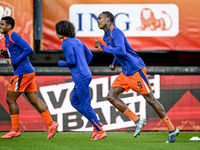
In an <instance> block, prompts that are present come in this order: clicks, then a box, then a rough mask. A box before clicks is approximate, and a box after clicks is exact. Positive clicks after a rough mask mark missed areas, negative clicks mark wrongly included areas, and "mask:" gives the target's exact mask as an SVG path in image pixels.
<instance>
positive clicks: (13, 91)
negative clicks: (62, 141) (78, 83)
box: [0, 16, 58, 139]
mask: <svg viewBox="0 0 200 150" xmlns="http://www.w3.org/2000/svg"><path fill="white" fill-rule="evenodd" d="M14 26H15V20H14V19H13V18H12V17H10V16H6V17H3V18H1V21H0V33H1V34H4V36H5V46H6V50H7V51H3V50H2V49H1V50H0V56H4V57H5V56H6V57H8V58H7V63H8V65H10V66H13V68H14V76H13V77H12V79H11V81H10V83H9V86H8V90H7V98H6V101H7V103H8V106H9V109H10V116H11V123H12V129H11V131H10V132H8V133H7V134H5V135H3V136H1V138H2V139H10V138H13V137H18V136H20V135H21V132H20V130H19V107H18V105H17V102H16V100H17V98H18V97H19V96H20V95H21V94H22V92H23V93H24V94H25V95H26V97H27V98H28V100H29V102H30V103H31V104H32V105H34V106H35V107H36V108H37V110H38V111H39V112H40V114H41V116H42V117H43V118H44V120H45V121H46V123H47V124H48V126H49V134H48V136H47V139H50V138H52V137H53V136H54V134H55V131H56V129H57V126H58V123H56V122H54V121H53V120H52V117H51V115H50V113H49V111H48V108H47V106H46V104H45V103H44V102H43V101H42V100H41V99H39V97H38V95H37V86H36V83H35V70H34V68H33V66H32V65H31V63H30V61H29V58H28V56H29V55H30V54H31V53H32V52H33V50H32V48H31V47H30V46H29V44H28V43H27V42H26V41H25V40H24V39H23V38H21V36H20V35H19V34H18V33H16V32H15V31H14V30H13V28H14Z"/></svg>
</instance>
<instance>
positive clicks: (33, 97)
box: [25, 92, 58, 139]
mask: <svg viewBox="0 0 200 150" xmlns="http://www.w3.org/2000/svg"><path fill="white" fill-rule="evenodd" d="M25 95H26V97H27V98H28V100H29V102H30V103H31V104H32V105H34V106H35V107H36V108H37V110H38V111H39V112H40V114H41V116H42V117H43V118H44V120H45V121H46V123H47V125H48V126H49V134H48V136H47V139H50V138H52V137H53V136H54V134H55V132H56V130H57V128H58V123H57V122H54V121H53V119H52V117H51V115H50V113H49V110H48V108H47V105H46V104H45V103H44V102H43V101H42V100H41V99H40V98H39V97H38V94H37V92H26V93H25Z"/></svg>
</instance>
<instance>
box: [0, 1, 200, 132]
mask: <svg viewBox="0 0 200 150" xmlns="http://www.w3.org/2000/svg"><path fill="white" fill-rule="evenodd" d="M75 4H80V5H81V6H83V8H84V6H88V5H89V6H90V4H93V5H96V7H97V6H98V5H99V4H102V5H103V6H106V5H110V4H118V6H120V5H121V8H123V5H124V4H129V5H133V6H134V5H136V4H137V5H140V6H141V7H143V6H144V7H151V5H150V4H153V5H158V4H161V5H162V7H165V5H167V4H173V5H176V6H177V8H178V18H175V19H177V20H178V27H179V28H178V34H177V35H175V36H152V37H151V36H142V37H135V36H133V37H131V36H128V40H129V42H130V43H131V45H132V47H133V48H134V50H135V51H136V52H137V53H138V55H140V56H141V57H142V59H143V60H144V62H145V63H146V65H147V72H148V75H149V78H150V80H152V82H151V84H152V87H155V90H154V92H157V93H158V95H157V98H158V100H159V101H160V102H161V103H162V104H163V105H164V107H165V109H166V112H167V114H168V115H169V117H170V118H171V120H172V122H173V123H174V125H175V126H177V127H178V128H179V129H180V130H190V131H191V130H198V131H199V130H200V117H199V116H200V111H199V110H200V92H199V90H200V67H199V65H200V59H199V58H200V42H199V41H200V26H199V24H200V19H199V18H200V16H199V14H198V6H199V4H200V2H199V1H197V0H191V1H186V0H185V1H182V0H173V1H171V0H143V1H142V2H140V1H139V0H135V1H134V2H132V1H130V0H124V1H123V2H122V1H110V2H107V1H105V0H101V1H96V2H95V4H94V3H93V1H90V0H79V1H77V0H72V1H67V0H51V1H49V0H41V1H38V0H17V1H16V0H0V15H1V17H2V16H5V15H9V16H12V17H14V19H15V20H16V26H15V31H16V32H18V33H19V34H20V35H21V36H22V37H23V38H24V39H26V41H27V42H28V43H29V44H30V45H31V46H32V47H33V49H34V53H33V54H31V56H30V60H31V62H32V64H33V66H34V67H35V69H36V75H37V76H36V83H37V86H38V94H39V96H40V98H41V99H42V100H44V101H45V102H46V103H47V104H48V107H50V112H51V114H53V115H52V116H53V118H54V119H55V120H56V121H58V122H59V123H62V124H61V125H60V127H59V131H92V128H91V124H89V123H87V121H86V120H85V119H84V117H82V116H80V114H79V113H77V112H76V111H75V110H74V109H73V108H72V107H71V106H70V103H69V102H70V93H68V92H67V91H70V89H71V88H72V87H73V83H72V79H71V76H70V72H69V70H68V69H66V68H58V67H57V62H58V60H60V59H64V57H63V55H62V52H61V51H60V50H61V41H59V40H58V39H57V38H56V35H55V29H54V26H55V24H56V22H58V21H60V20H63V19H69V16H70V15H71V14H70V13H71V12H70V7H71V6H72V5H75ZM93 7H95V6H93ZM110 9H111V11H112V8H110ZM77 11H79V10H77ZM80 11H81V10H80ZM83 11H85V10H83ZM102 11H103V10H102ZM113 11H114V10H113ZM115 11H116V10H115ZM132 11H133V12H134V10H132ZM152 11H153V12H154V13H155V15H156V11H154V10H152ZM166 11H167V13H169V14H170V13H171V12H172V11H173V10H166ZM119 12H120V7H119ZM91 13H94V14H96V13H97V14H98V12H94V11H92V10H91ZM124 13H126V12H124ZM172 15H173V13H172ZM74 17H75V16H74ZM138 17H140V13H138ZM171 17H172V16H171ZM92 19H93V20H94V18H92ZM173 21H174V20H173ZM174 22H175V21H174ZM172 25H173V24H172ZM141 32H147V31H141ZM152 32H155V33H157V32H160V33H161V34H162V33H164V31H152ZM78 38H80V39H81V40H82V41H83V42H84V43H86V45H87V46H88V47H89V48H90V49H91V51H92V53H93V55H94V57H93V60H92V62H91V64H90V68H91V71H92V73H93V75H94V77H93V80H94V82H95V85H94V86H92V85H91V96H92V105H93V107H95V111H96V112H97V114H98V117H99V119H100V121H101V122H103V123H104V124H105V125H104V126H105V129H106V130H112V129H114V130H122V131H124V130H134V124H133V123H132V124H131V123H130V122H131V121H130V120H129V119H128V118H126V117H124V116H123V115H122V114H121V113H119V112H118V111H117V110H115V109H114V108H113V107H111V106H110V104H109V102H106V100H105V96H106V92H105V91H108V89H109V86H110V84H111V82H112V77H113V76H115V75H117V74H119V73H120V71H121V68H120V67H117V70H116V71H115V72H111V71H110V70H109V68H108V65H109V64H110V63H111V62H112V59H113V56H112V55H111V54H107V53H103V52H99V51H98V50H96V49H95V48H93V45H94V39H95V38H97V39H99V40H102V36H97V37H94V36H91V37H88V36H86V37H84V36H80V37H78ZM0 45H1V48H3V49H5V47H4V37H3V36H2V35H1V36H0ZM12 74H13V69H12V67H9V66H8V65H7V64H6V61H5V59H4V58H0V90H1V92H0V131H9V130H10V128H11V122H10V116H9V109H8V106H7V104H6V101H5V100H6V90H7V86H8V83H9V80H10V78H11V75H12ZM154 79H156V80H155V81H154ZM104 81H106V82H104ZM104 86H105V87H104ZM45 88H46V89H47V88H48V90H47V91H46V93H45V92H42V89H43V91H44V89H45ZM54 88H55V89H54ZM57 89H59V90H57ZM105 89H106V90H105ZM45 94H46V95H45ZM45 96H47V98H48V100H49V101H47V100H46V99H45V98H44V97H45ZM121 97H122V98H124V99H125V101H127V105H129V106H132V107H130V108H131V109H134V111H135V112H136V113H138V114H139V115H142V116H144V117H146V119H147V120H148V123H147V125H146V126H145V127H144V129H143V130H146V131H152V130H155V131H160V130H166V128H165V125H164V124H163V123H162V122H161V121H160V119H159V117H158V115H157V114H156V113H155V112H154V111H153V109H152V108H151V107H150V106H148V105H144V106H143V105H142V104H143V103H142V102H143V101H142V100H141V97H140V95H136V93H134V92H130V93H125V94H122V95H121ZM131 98H132V99H133V101H134V100H136V101H137V99H139V101H138V102H136V103H133V104H132V103H131V101H129V99H131ZM17 102H18V104H19V107H20V129H21V130H22V131H44V130H47V128H48V127H47V126H46V124H45V122H44V121H43V119H42V118H41V116H40V114H39V113H38V112H37V111H36V110H35V109H34V108H33V107H32V106H31V104H29V103H28V101H27V100H26V98H25V97H24V95H22V96H20V97H19V99H18V101H17ZM104 102H105V103H104ZM101 103H103V105H101ZM65 104H66V105H65ZM96 105H97V106H96ZM98 105H99V106H98ZM104 105H109V111H108V110H106V109H107V108H106V107H105V106H104ZM140 108H142V110H140Z"/></svg>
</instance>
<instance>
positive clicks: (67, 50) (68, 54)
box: [58, 43, 76, 67]
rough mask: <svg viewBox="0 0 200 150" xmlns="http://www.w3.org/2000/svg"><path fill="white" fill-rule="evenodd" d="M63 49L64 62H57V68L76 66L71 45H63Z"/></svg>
mask: <svg viewBox="0 0 200 150" xmlns="http://www.w3.org/2000/svg"><path fill="white" fill-rule="evenodd" d="M62 47H63V54H64V56H65V59H66V61H62V60H60V61H58V66H60V67H72V66H74V65H75V64H76V59H75V55H74V50H73V46H72V44H71V43H67V44H66V43H64V44H63V45H62Z"/></svg>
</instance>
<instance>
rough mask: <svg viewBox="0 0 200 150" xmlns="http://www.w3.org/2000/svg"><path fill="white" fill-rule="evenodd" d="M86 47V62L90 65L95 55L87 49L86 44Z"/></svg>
mask: <svg viewBox="0 0 200 150" xmlns="http://www.w3.org/2000/svg"><path fill="white" fill-rule="evenodd" d="M83 45H84V51H85V56H86V61H87V64H88V65H89V64H90V62H91V60H92V57H93V54H92V52H91V51H90V50H89V49H88V48H87V46H86V45H85V44H83Z"/></svg>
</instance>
